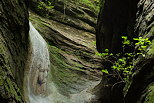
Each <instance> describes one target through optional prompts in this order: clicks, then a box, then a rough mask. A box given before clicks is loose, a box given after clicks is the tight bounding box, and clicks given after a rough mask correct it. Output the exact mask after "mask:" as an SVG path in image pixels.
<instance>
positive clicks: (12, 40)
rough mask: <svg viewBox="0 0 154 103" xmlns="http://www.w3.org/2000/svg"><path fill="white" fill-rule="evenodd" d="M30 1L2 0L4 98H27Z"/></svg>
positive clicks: (5, 102) (6, 101)
mask: <svg viewBox="0 0 154 103" xmlns="http://www.w3.org/2000/svg"><path fill="white" fill-rule="evenodd" d="M28 28H29V25H28V10H27V1H26V0H25V1H23V0H1V1H0V98H1V99H0V102H1V103H10V102H11V103H15V102H19V103H20V102H23V97H22V92H23V89H22V87H23V76H24V68H25V63H26V58H27V46H28V42H27V41H28V31H29V29H28Z"/></svg>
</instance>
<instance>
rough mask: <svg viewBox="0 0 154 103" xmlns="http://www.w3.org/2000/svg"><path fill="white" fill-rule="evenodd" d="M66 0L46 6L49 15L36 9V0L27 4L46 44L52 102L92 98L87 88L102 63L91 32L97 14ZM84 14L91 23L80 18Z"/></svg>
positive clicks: (98, 75)
mask: <svg viewBox="0 0 154 103" xmlns="http://www.w3.org/2000/svg"><path fill="white" fill-rule="evenodd" d="M68 1H69V0H66V1H63V0H58V2H56V3H55V6H54V8H53V9H51V10H49V13H48V14H49V15H42V14H40V13H41V12H37V9H38V8H37V5H38V3H39V2H36V4H30V5H31V7H30V8H31V11H30V21H31V22H32V24H33V25H34V27H35V28H36V29H37V30H38V31H39V33H40V34H41V35H42V36H43V38H44V39H45V40H46V42H47V44H48V47H49V54H50V63H51V69H50V73H49V76H48V77H49V80H48V84H49V89H51V94H49V96H48V97H49V98H51V99H52V98H53V101H54V102H55V103H61V102H63V103H85V102H89V101H90V100H91V98H92V95H91V91H90V89H91V88H93V87H94V86H95V85H97V84H98V83H99V81H100V79H101V71H100V70H98V69H100V68H101V67H102V64H101V62H102V59H101V58H100V57H98V56H96V55H95V52H96V48H95V42H94V41H95V35H94V34H93V32H95V31H94V30H95V29H94V27H95V25H96V14H95V13H94V12H93V11H92V10H91V9H89V8H87V7H84V6H81V7H79V5H75V3H74V2H68ZM71 1H73V0H71ZM32 2H33V3H34V2H35V0H33V1H32ZM66 2H67V4H66ZM64 5H65V6H66V9H65V10H66V11H65V10H64ZM81 8H83V9H81ZM59 9H60V10H59ZM61 9H62V10H61ZM43 10H44V9H43ZM43 10H42V11H43ZM84 10H85V11H84ZM64 11H65V14H64ZM72 13H74V14H72ZM51 14H54V15H52V16H51ZM77 16H78V17H77ZM79 16H80V18H79ZM86 17H88V20H89V21H90V22H92V23H93V24H94V25H93V24H90V23H89V21H86V20H82V19H87V18H86ZM89 18H91V19H89ZM68 20H70V21H69V22H68ZM72 23H73V24H72ZM53 87H54V88H53ZM55 87H56V88H55ZM50 96H51V97H50ZM54 97H55V98H54ZM61 98H63V99H61Z"/></svg>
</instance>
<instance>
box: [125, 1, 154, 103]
mask: <svg viewBox="0 0 154 103" xmlns="http://www.w3.org/2000/svg"><path fill="white" fill-rule="evenodd" d="M137 8H138V11H137V16H136V24H135V32H136V34H138V36H141V37H143V38H149V39H150V40H151V41H152V44H151V45H150V47H149V48H148V49H147V50H146V52H147V53H146V56H145V57H138V58H137V63H136V67H135V68H136V69H137V71H136V72H135V73H134V75H133V77H132V79H131V80H130V82H129V83H127V84H126V86H125V89H124V90H125V91H124V94H125V101H126V102H125V103H153V102H154V99H153V96H154V89H153V87H154V85H153V83H154V64H153V63H154V48H153V46H154V2H153V0H140V1H139V2H138V5H137Z"/></svg>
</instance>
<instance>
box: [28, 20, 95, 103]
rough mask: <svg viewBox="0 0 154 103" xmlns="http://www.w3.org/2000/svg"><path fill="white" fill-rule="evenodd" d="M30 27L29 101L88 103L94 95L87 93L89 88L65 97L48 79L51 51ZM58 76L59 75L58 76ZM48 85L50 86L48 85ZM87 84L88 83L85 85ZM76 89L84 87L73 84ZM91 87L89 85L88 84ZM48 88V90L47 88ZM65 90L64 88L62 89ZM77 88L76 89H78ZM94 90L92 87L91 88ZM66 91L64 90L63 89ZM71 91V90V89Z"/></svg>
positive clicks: (34, 102) (39, 102)
mask: <svg viewBox="0 0 154 103" xmlns="http://www.w3.org/2000/svg"><path fill="white" fill-rule="evenodd" d="M29 25H30V31H29V35H30V45H31V47H30V61H29V68H30V70H29V73H28V87H27V88H28V100H29V102H30V103H87V102H86V101H89V100H90V99H91V98H93V96H94V95H92V94H91V93H89V92H87V89H88V88H84V89H83V90H82V91H80V92H78V93H75V94H72V93H67V95H69V96H66V95H63V94H61V93H60V92H59V90H58V89H57V88H58V87H57V86H56V85H55V83H54V81H53V80H51V79H52V78H51V77H52V75H50V79H48V78H47V77H48V74H50V73H48V72H49V69H50V60H49V51H48V47H47V43H46V41H45V40H44V39H43V37H42V36H41V35H40V34H39V32H38V31H37V30H36V29H35V28H34V27H33V25H32V23H31V22H30V23H29ZM57 75H58V74H57ZM87 82H88V83H91V84H94V85H97V84H98V82H97V84H96V82H94V83H93V82H91V81H87ZM47 83H48V84H47ZM84 84H86V82H85V83H84ZM72 85H74V87H77V88H79V87H82V85H77V84H72ZM87 85H89V84H87ZM47 87H48V88H47ZM61 88H63V87H61ZM77 88H76V89H77ZM91 88H92V87H91ZM63 89H64V88H63ZM70 89H71V88H70Z"/></svg>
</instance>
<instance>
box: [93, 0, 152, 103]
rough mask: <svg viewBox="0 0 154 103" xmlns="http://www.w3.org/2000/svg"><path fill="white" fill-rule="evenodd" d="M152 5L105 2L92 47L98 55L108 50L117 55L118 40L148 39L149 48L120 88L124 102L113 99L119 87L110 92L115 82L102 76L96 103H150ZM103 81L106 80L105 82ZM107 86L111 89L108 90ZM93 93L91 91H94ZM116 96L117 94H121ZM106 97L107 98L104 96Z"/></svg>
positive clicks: (148, 0)
mask: <svg viewBox="0 0 154 103" xmlns="http://www.w3.org/2000/svg"><path fill="white" fill-rule="evenodd" d="M153 20H154V2H153V0H125V1H121V0H114V1H110V0H105V5H104V8H102V10H101V12H100V14H99V18H98V24H97V30H96V40H97V42H96V45H97V49H98V51H99V52H103V50H104V49H106V48H107V49H109V50H111V52H113V53H117V52H121V49H122V48H121V40H120V38H121V36H122V35H126V36H128V37H129V38H130V39H132V38H133V37H139V36H141V37H143V38H147V37H148V38H149V39H150V40H151V41H152V45H150V46H149V48H148V49H147V51H146V56H145V57H141V56H139V57H138V58H137V59H136V61H137V63H136V65H135V69H136V71H135V72H134V74H133V77H132V78H130V81H129V82H128V83H126V85H125V87H124V94H123V96H124V99H123V96H121V97H120V98H121V99H122V100H121V101H119V100H120V99H119V98H118V97H119V96H120V95H119V96H118V97H116V98H115V97H114V96H117V95H116V94H119V93H120V92H121V93H122V89H123V86H120V85H119V88H120V87H121V89H116V88H115V91H114V88H111V87H112V86H113V84H115V83H116V82H115V81H114V80H113V78H112V77H109V76H105V75H104V76H103V79H102V82H101V83H100V85H98V87H96V88H95V89H96V91H95V92H94V93H95V94H96V95H98V96H99V98H98V101H97V103H98V102H100V103H123V102H124V103H153V102H154V100H153V98H152V96H153V94H154V91H153V82H154V79H153V77H154V65H153V62H154V48H153V45H154V42H153V41H154V40H153V39H154V38H153V36H154V21H153ZM106 78H107V79H108V80H106ZM110 86H111V87H110ZM95 89H94V90H95ZM121 93H120V94H121ZM107 94H109V95H107Z"/></svg>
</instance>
